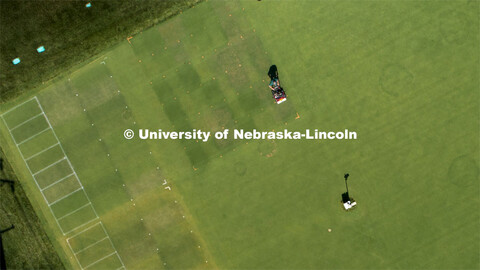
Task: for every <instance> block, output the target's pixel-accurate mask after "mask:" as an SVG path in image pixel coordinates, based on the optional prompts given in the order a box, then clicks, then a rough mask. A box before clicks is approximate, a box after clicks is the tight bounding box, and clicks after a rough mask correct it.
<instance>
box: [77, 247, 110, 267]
mask: <svg viewBox="0 0 480 270" xmlns="http://www.w3.org/2000/svg"><path fill="white" fill-rule="evenodd" d="M116 253H117V252H116V251H115V252H112V253H110V254H108V255H107V256H105V257H103V258H100V259H98V260H96V261H94V262H93V263H91V264H89V265H87V266H85V267H84V268H83V269H87V268H89V267H90V266H92V265H94V264H97V263H99V262H101V261H103V260H105V259H106V258H108V257H110V256H112V255H113V254H116Z"/></svg>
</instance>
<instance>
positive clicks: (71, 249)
mask: <svg viewBox="0 0 480 270" xmlns="http://www.w3.org/2000/svg"><path fill="white" fill-rule="evenodd" d="M68 239H69V238H67V244H68V247H69V248H70V251H71V252H72V253H73V256H74V257H75V260H76V261H77V263H78V266H80V269H83V268H82V265H81V264H80V261H79V260H78V258H77V255H75V252H74V251H73V248H72V246H71V245H70V242H68Z"/></svg>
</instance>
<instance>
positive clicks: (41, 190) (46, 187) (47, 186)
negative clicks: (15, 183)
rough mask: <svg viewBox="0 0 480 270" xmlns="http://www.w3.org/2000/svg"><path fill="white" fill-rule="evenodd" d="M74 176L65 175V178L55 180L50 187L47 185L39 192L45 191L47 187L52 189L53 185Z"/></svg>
mask: <svg viewBox="0 0 480 270" xmlns="http://www.w3.org/2000/svg"><path fill="white" fill-rule="evenodd" d="M74 174H75V173H71V174H69V175H67V176H65V177H62V178H61V179H60V180H57V181H55V182H53V183H51V184H50V185H48V186H46V187H44V188H42V189H40V190H41V191H44V190H45V189H47V188H49V187H52V186H53V185H55V184H58V183H60V182H62V181H63V180H65V179H67V178H69V177H70V176H72V175H74Z"/></svg>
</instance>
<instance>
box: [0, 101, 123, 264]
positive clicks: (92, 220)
mask: <svg viewBox="0 0 480 270" xmlns="http://www.w3.org/2000/svg"><path fill="white" fill-rule="evenodd" d="M33 99H35V100H36V102H37V105H38V107H39V108H40V110H41V111H42V113H41V115H43V116H44V118H45V121H47V124H48V128H47V129H45V130H42V131H40V132H39V133H37V134H35V135H33V136H31V137H29V138H27V139H25V140H23V141H22V142H20V143H17V141H16V140H15V137H13V134H12V132H11V131H12V130H11V129H10V127H9V126H8V124H7V122H6V120H5V118H4V115H6V114H7V113H11V112H12V111H14V110H16V109H17V108H19V107H20V106H22V105H24V104H25V103H27V102H30V101H32V100H33ZM0 117H1V118H2V120H3V123H4V124H5V126H6V127H7V129H8V132H9V133H10V136H11V137H12V140H13V142H14V143H15V145H16V146H17V149H18V151H19V152H20V156H21V157H22V159H23V161H24V162H25V165H26V167H27V169H28V171H29V172H30V175H32V178H33V180H34V181H35V184H36V185H37V188H38V189H39V190H40V193H41V194H42V197H43V200H44V201H45V203H46V204H47V205H48V209H49V210H50V213H51V214H52V216H53V218H54V220H55V222H56V223H57V225H58V228H60V231H61V232H62V234H63V235H68V234H70V233H72V232H74V231H76V230H79V229H81V228H85V227H87V226H89V224H91V223H92V222H94V221H95V220H97V219H100V218H99V216H98V213H97V211H96V210H95V207H93V204H92V201H91V200H90V198H89V197H88V194H87V193H86V192H85V190H84V188H83V185H82V183H81V181H80V178H79V177H78V175H77V173H76V172H75V169H74V168H73V165H72V163H71V162H70V159H69V158H68V157H67V154H66V152H65V149H64V148H63V146H62V144H61V143H60V140H59V139H58V136H57V134H56V133H55V130H54V129H53V127H52V124H51V123H50V120H48V117H47V115H46V114H45V111H44V110H43V108H42V105H41V104H40V101H39V100H38V98H37V97H36V96H35V97H33V98H32V99H29V100H27V101H25V102H23V103H22V104H19V105H17V106H15V107H13V108H11V109H10V110H8V111H7V112H5V113H3V114H1V115H0ZM50 129H51V130H52V134H53V136H54V137H55V139H56V140H57V143H56V144H54V145H52V146H50V147H48V148H47V149H44V150H42V151H40V152H38V153H36V154H34V155H33V156H30V157H29V158H28V159H31V158H33V157H34V156H38V155H40V154H41V153H43V152H45V151H47V150H48V149H51V148H52V147H54V146H56V145H58V146H60V149H61V150H62V153H63V156H64V158H63V159H61V160H59V161H57V162H55V163H54V164H51V165H49V166H47V167H46V168H43V169H42V170H40V171H38V172H36V173H35V174H37V173H39V172H41V171H44V170H46V169H47V168H48V167H51V166H53V165H55V164H56V163H58V162H60V161H62V160H66V161H67V163H68V165H69V166H70V169H72V171H73V173H72V174H70V175H68V176H66V177H64V178H62V179H60V180H57V181H55V182H54V183H52V184H50V185H49V186H47V187H45V188H43V189H42V188H41V187H40V185H39V184H38V182H37V179H36V178H35V175H34V173H33V172H32V170H31V169H30V166H29V165H28V163H27V160H26V159H25V157H24V156H23V153H22V151H21V150H20V147H19V145H21V144H23V143H25V142H27V141H29V140H31V139H33V138H35V137H36V136H38V135H40V134H42V133H43V132H45V131H47V130H50ZM72 175H75V178H76V179H77V182H78V184H79V185H80V188H78V189H76V190H75V191H73V192H71V193H69V194H67V195H65V196H63V197H61V198H57V199H56V200H55V201H53V202H52V203H49V201H48V200H47V198H46V196H45V194H44V193H43V191H44V190H45V189H47V188H49V187H51V186H53V185H55V184H57V183H59V182H61V181H63V180H65V179H67V178H68V177H70V176H72ZM80 190H83V194H84V195H85V197H86V198H87V200H88V204H86V205H84V206H82V207H81V208H79V209H75V210H74V211H72V212H71V213H69V214H67V215H70V214H73V213H74V212H76V211H79V210H81V209H83V208H84V207H87V205H90V206H91V208H92V210H93V212H94V214H95V218H93V219H91V220H89V221H88V222H86V223H84V224H82V225H80V226H77V227H76V228H73V229H72V230H70V231H68V232H64V231H63V228H62V226H60V223H59V219H57V218H56V216H55V214H54V212H53V210H52V207H51V205H53V204H55V203H57V202H59V201H61V200H63V199H65V198H67V197H68V196H71V195H72V194H73V193H76V192H78V191H80ZM67 215H65V216H63V217H61V218H64V217H66V216H67ZM98 224H100V225H101V226H102V229H103V231H104V233H105V235H106V238H108V239H109V241H110V244H111V246H112V248H113V249H114V250H115V252H113V253H112V254H109V255H108V256H106V257H104V258H101V259H100V260H98V261H96V262H94V263H93V264H90V265H88V266H87V267H90V266H92V265H94V264H95V263H98V262H100V261H101V260H103V259H105V258H108V257H110V256H112V255H113V254H117V257H118V259H119V261H120V262H121V263H122V267H120V268H119V269H121V268H123V269H126V267H125V264H124V263H123V261H122V258H120V255H119V254H118V251H117V249H116V248H115V246H114V245H113V242H112V239H111V238H110V236H109V234H108V232H107V230H106V229H105V227H104V226H103V223H102V222H101V221H99V222H97V223H95V224H93V225H91V226H90V227H87V228H85V229H83V230H82V231H80V232H77V233H75V234H74V235H72V236H71V237H69V238H67V240H66V241H67V243H68V246H69V248H70V251H71V252H72V254H73V255H74V256H75V260H76V261H77V263H78V265H79V266H80V268H81V269H85V268H87V267H83V266H82V265H81V263H80V261H79V260H78V258H77V255H76V254H75V252H74V251H73V248H72V246H71V245H70V242H69V240H70V239H72V238H73V237H76V236H78V235H80V234H82V233H84V232H86V231H87V230H90V229H91V228H93V227H95V226H97V225H98ZM103 240H105V238H104V239H102V241H103Z"/></svg>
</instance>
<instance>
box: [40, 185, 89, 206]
mask: <svg viewBox="0 0 480 270" xmlns="http://www.w3.org/2000/svg"><path fill="white" fill-rule="evenodd" d="M82 189H83V187H79V188H77V189H75V190H74V191H72V192H70V193H68V194H67V195H65V196H62V197H61V198H60V199H56V200H55V201H53V202H52V203H49V204H48V206H50V205H54V204H56V203H58V202H59V201H61V200H63V199H65V198H67V197H68V196H70V195H72V194H73V193H75V192H78V191H79V190H82Z"/></svg>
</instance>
